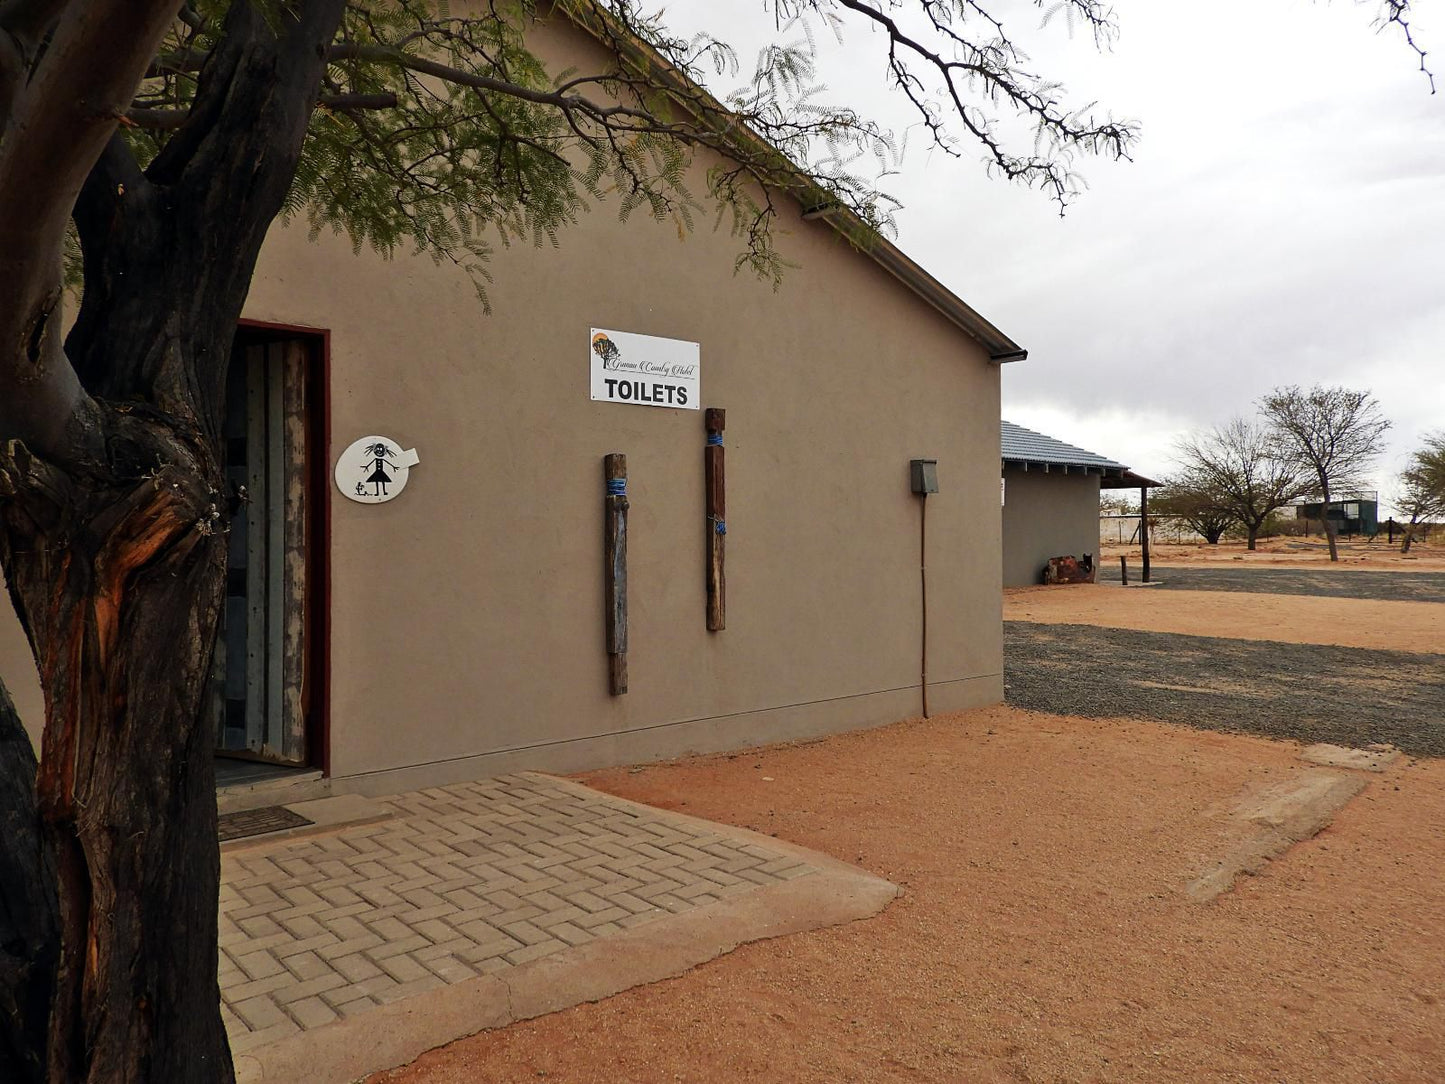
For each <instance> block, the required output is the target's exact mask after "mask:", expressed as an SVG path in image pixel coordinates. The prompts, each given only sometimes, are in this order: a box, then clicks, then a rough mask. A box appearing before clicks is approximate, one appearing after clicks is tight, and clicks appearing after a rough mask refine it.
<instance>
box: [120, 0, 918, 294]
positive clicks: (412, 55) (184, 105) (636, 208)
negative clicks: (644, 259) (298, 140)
mask: <svg viewBox="0 0 1445 1084" xmlns="http://www.w3.org/2000/svg"><path fill="white" fill-rule="evenodd" d="M230 6H231V4H230V2H229V0H200V2H198V3H195V4H192V5H190V6H189V8H188V9H186V11H184V12H183V17H182V18H181V19H178V21H177V22H176V24H175V27H174V28H173V30H172V33H171V34H170V35H169V37H168V39H167V41H166V43H165V46H164V49H163V51H162V53H161V55H160V56H159V57H158V58H157V60H156V62H155V64H154V65H153V66H152V70H151V72H150V73H149V75H148V78H147V80H146V82H145V84H144V85H143V86H142V88H141V90H140V92H139V93H138V94H137V96H136V99H135V103H134V109H133V110H132V113H131V116H132V118H133V119H134V121H135V123H133V124H132V125H130V126H128V127H127V128H126V137H127V139H128V141H129V142H130V144H131V146H132V149H133V150H134V152H135V153H136V157H137V159H138V161H139V162H140V164H141V165H142V166H143V167H144V166H146V165H147V164H148V163H149V162H151V161H152V160H153V159H154V158H155V156H156V155H157V154H158V153H159V151H160V149H161V148H162V147H163V146H164V145H165V144H166V142H167V140H168V139H170V138H171V137H172V136H173V134H174V133H175V132H176V131H177V130H179V129H180V128H181V127H182V126H183V125H184V124H185V123H186V120H187V111H188V110H189V108H190V106H191V104H192V102H193V100H194V97H195V91H196V86H197V81H198V79H199V78H200V76H201V74H202V72H203V68H204V65H205V62H206V60H207V58H208V57H209V56H210V55H211V54H212V52H214V51H215V50H216V49H217V48H218V46H219V45H220V43H221V39H222V37H223V36H224V33H225V29H224V26H225V19H226V16H227V12H228V10H229V9H230ZM556 6H557V7H558V8H562V9H564V10H565V12H566V13H567V14H566V17H567V18H570V19H573V20H575V21H576V22H578V23H579V24H581V25H582V26H584V27H586V28H587V29H588V30H589V31H590V32H591V33H592V34H593V36H594V37H595V38H597V39H598V41H599V43H600V44H602V45H603V47H604V50H605V51H606V53H608V54H609V55H610V56H609V60H608V62H607V64H606V65H605V66H604V67H601V68H599V69H598V70H596V71H591V72H585V73H579V72H577V71H570V70H569V71H563V72H559V73H555V74H553V73H549V72H548V71H547V70H546V68H545V66H544V65H543V63H542V62H541V61H540V60H539V58H538V57H537V56H536V54H534V53H533V52H532V51H531V49H530V48H529V47H528V45H527V41H526V38H525V34H526V32H527V31H528V30H529V29H530V28H531V27H532V26H533V24H534V21H535V19H536V16H537V13H536V11H535V9H534V5H533V4H532V3H531V2H530V0H489V2H488V3H485V4H478V5H468V7H467V14H460V13H457V12H454V11H453V10H452V8H451V6H450V5H449V4H448V3H446V2H445V0H439V2H426V0H354V2H352V3H351V4H349V5H348V7H347V10H346V14H345V16H344V20H343V23H342V26H341V28H340V30H339V32H338V33H337V35H336V38H335V41H334V43H333V44H332V46H331V49H330V52H331V56H332V63H331V64H330V65H329V67H328V69H327V74H326V78H325V80H324V84H323V86H322V88H321V98H320V101H319V102H318V104H317V106H316V109H315V111H314V114H313V116H312V119H311V123H310V125H309V128H308V132H307V137H306V141H305V144H304V147H303V150H302V155H301V160H300V163H299V165H298V168H297V170H296V173H295V177H294V179H293V183H292V186H291V190H290V192H289V194H288V196H287V199H286V204H285V208H284V211H283V218H284V219H286V220H293V219H298V218H299V219H304V220H305V221H306V222H307V224H308V225H309V227H310V230H311V234H312V236H313V237H314V236H315V235H317V234H318V233H320V232H322V231H326V230H330V231H333V232H336V233H340V234H343V235H345V236H346V237H348V238H349V239H350V241H351V244H352V246H353V248H354V249H355V250H357V251H360V250H361V249H363V248H368V249H371V250H374V251H376V252H379V253H381V254H383V255H384V256H387V257H390V256H392V255H394V254H395V253H396V252H397V251H399V250H411V251H416V252H421V253H426V254H428V255H430V256H431V257H432V258H433V259H434V260H437V261H438V262H441V261H448V262H451V263H454V264H456V265H457V266H459V267H461V268H462V269H463V270H465V271H466V273H467V274H468V275H469V276H470V277H471V280H472V282H473V283H474V285H475V286H476V287H477V292H478V296H479V298H480V299H481V300H482V302H483V304H484V305H485V303H486V294H485V288H484V287H485V282H486V281H487V279H488V275H487V271H486V266H485V265H486V261H487V258H488V256H489V254H490V252H491V251H492V248H493V246H494V245H495V244H501V245H509V244H512V243H513V242H515V241H518V240H521V241H524V242H529V243H532V244H545V243H550V244H556V243H557V237H558V231H559V230H560V229H561V228H562V227H564V226H566V225H569V224H571V223H573V222H575V221H576V220H577V217H578V215H579V214H580V213H582V212H583V211H584V210H585V209H587V208H588V207H589V205H590V202H591V201H593V200H602V199H610V200H612V201H613V203H614V205H615V207H616V210H617V213H618V215H619V216H620V217H621V218H622V219H623V220H624V221H625V220H627V219H628V218H630V217H631V216H633V215H635V214H638V213H642V214H646V215H648V216H649V217H651V218H653V219H657V220H671V221H673V222H675V223H676V226H677V228H678V230H679V232H680V233H681V232H686V231H690V230H692V229H693V228H694V226H695V224H696V213H697V212H698V211H699V210H700V209H701V206H702V205H701V203H700V201H699V198H698V197H697V195H695V194H694V193H693V192H692V191H691V190H690V189H689V187H688V184H687V178H688V175H689V170H690V168H691V166H692V164H693V161H694V158H695V155H696V153H697V152H698V151H699V150H700V149H709V150H713V151H717V152H719V154H720V155H721V156H722V157H721V158H720V164H717V165H714V166H713V167H712V168H711V169H709V170H708V172H707V173H706V185H707V192H706V196H707V199H708V201H709V202H710V203H712V204H714V205H715V206H716V209H717V220H716V222H717V224H718V225H722V224H726V225H727V226H729V227H730V228H731V230H732V233H733V234H734V235H735V236H737V237H739V238H740V239H741V240H742V242H743V249H742V252H741V253H740V255H739V256H738V260H737V266H738V268H744V267H745V268H748V269H750V270H751V271H753V272H754V273H756V274H757V275H759V276H761V277H763V278H765V279H769V280H771V281H772V282H774V283H775V284H776V283H777V282H778V281H779V280H780V278H781V275H782V272H783V270H784V268H785V267H786V264H785V262H784V261H783V260H782V258H781V257H780V255H779V254H778V252H777V250H776V247H775V245H774V243H773V233H774V231H773V229H772V227H773V225H774V223H775V220H776V217H777V213H778V212H777V207H776V206H775V204H774V197H775V195H776V194H779V193H784V192H786V193H790V194H792V195H794V196H795V197H797V198H799V199H802V200H803V201H804V202H805V204H813V205H816V204H819V203H824V202H826V203H837V204H838V205H839V206H841V207H845V208H847V209H848V210H849V211H851V212H852V213H853V214H854V215H855V216H856V219H855V220H854V221H855V225H856V229H855V230H854V235H855V240H856V241H857V242H858V243H860V244H865V243H867V242H868V240H869V238H871V236H873V231H875V230H878V229H887V228H889V226H890V220H889V217H888V213H889V210H890V209H891V204H890V203H889V201H887V200H886V199H885V198H883V197H881V196H880V195H879V194H878V193H877V192H876V191H875V190H874V188H873V186H872V184H871V182H870V181H868V180H867V179H865V178H864V177H861V176H859V175H857V174H855V173H854V172H852V170H851V169H850V168H849V167H850V166H851V164H852V163H853V162H854V161H856V160H857V158H858V157H859V156H861V155H863V154H872V155H873V156H874V157H875V158H876V159H877V160H878V161H879V162H882V163H886V162H887V161H888V160H889V156H890V154H891V151H892V145H891V143H890V142H889V140H888V137H887V136H886V134H885V133H883V132H881V131H880V130H878V129H877V128H876V127H875V126H873V125H871V124H869V123H867V122H865V121H863V120H861V119H860V118H859V117H858V116H857V115H856V114H854V113H853V112H852V111H850V110H838V109H829V108H826V107H823V106H819V105H817V104H816V103H815V102H814V97H815V95H816V90H815V88H814V87H813V86H812V85H811V80H812V77H813V66H812V59H811V53H810V46H811V43H805V44H801V45H788V44H778V45H775V46H773V47H771V48H770V49H768V50H766V51H765V53H764V55H763V57H762V58H760V62H759V65H758V68H757V70H756V72H755V73H754V74H753V76H752V79H751V81H750V82H749V83H748V84H747V85H746V86H745V87H743V88H742V89H740V90H738V91H736V92H734V93H733V94H732V95H730V96H728V98H727V99H726V102H720V101H718V100H716V99H714V98H713V97H712V96H711V95H710V94H709V93H708V92H706V91H704V90H703V89H701V86H700V82H701V80H702V79H703V78H705V77H706V76H707V74H708V73H709V72H711V73H712V74H714V75H720V74H736V71H737V61H736V57H735V56H734V55H733V53H732V51H731V50H730V49H729V48H728V47H727V46H726V45H725V44H723V43H721V42H718V41H716V40H715V39H712V38H709V37H706V36H704V37H699V38H696V39H691V40H687V41H684V40H682V39H678V38H675V37H672V36H670V35H669V34H668V33H667V31H666V30H665V28H664V27H663V26H662V24H661V22H660V19H659V17H658V16H652V15H645V14H643V13H642V12H641V11H640V10H639V9H638V8H637V6H636V5H635V4H634V3H632V2H631V0H613V2H611V3H607V4H594V3H591V2H590V0H559V3H558V4H557V5H556ZM263 14H264V15H265V17H266V19H267V20H268V22H272V23H275V21H276V20H284V19H285V18H286V9H285V5H284V4H281V3H279V2H275V0H272V2H270V3H268V4H267V5H266V6H265V8H264V10H263ZM556 17H558V16H555V15H554V18H556ZM818 148H821V153H815V152H816V151H817V149H818ZM810 158H812V159H816V161H813V162H812V163H811V164H809V160H810Z"/></svg>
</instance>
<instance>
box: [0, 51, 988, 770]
mask: <svg viewBox="0 0 1445 1084" xmlns="http://www.w3.org/2000/svg"><path fill="white" fill-rule="evenodd" d="M543 48H544V49H546V50H548V51H549V52H550V55H555V56H557V57H558V67H565V66H569V65H576V66H578V67H582V66H583V65H586V64H588V63H589V62H591V60H590V57H589V55H588V54H587V46H585V45H584V44H582V43H580V42H578V41H577V40H576V39H575V37H572V32H570V31H569V32H567V33H566V34H564V35H563V36H562V37H560V38H557V39H554V40H552V41H551V42H549V43H546V44H544V45H543ZM704 165H705V164H700V165H699V166H698V169H697V170H696V171H695V176H694V178H693V179H692V181H691V185H692V188H693V190H694V191H696V192H701V191H704V190H705V189H704V178H703V173H702V170H703V168H704ZM701 218H702V221H703V222H704V223H708V222H710V216H701ZM778 229H779V231H780V236H779V245H780V248H781V249H782V251H783V254H784V255H785V257H786V258H787V259H789V260H790V261H792V262H793V263H795V264H797V265H798V266H797V267H795V268H794V269H792V270H790V271H789V272H788V273H787V275H786V278H785V279H784V282H783V284H782V287H781V288H780V289H779V290H777V291H774V290H773V289H772V287H771V285H770V284H768V283H765V282H760V281H758V280H757V279H756V278H755V277H753V276H752V275H750V274H748V273H746V272H743V273H739V274H736V275H735V274H734V273H733V261H734V257H735V256H736V255H737V253H738V251H739V244H740V242H739V240H738V239H737V238H735V237H733V236H731V235H730V234H729V232H728V231H727V229H726V228H723V229H722V230H720V231H719V232H713V231H712V230H711V229H710V228H709V226H708V225H707V224H703V225H701V226H700V228H698V229H697V230H696V231H694V232H693V233H691V234H689V235H686V236H683V237H680V236H679V231H678V229H677V227H676V226H675V225H674V224H672V223H670V222H661V223H660V222H654V221H652V220H651V219H649V218H648V217H647V216H645V215H642V214H638V215H635V216H633V217H632V219H631V220H629V221H628V222H627V223H625V224H624V223H621V222H619V221H618V219H617V214H616V209H615V207H613V206H608V205H606V204H603V205H600V206H598V207H596V208H595V209H594V210H593V211H592V212H591V213H590V214H588V215H586V216H585V217H584V219H583V221H582V222H581V224H580V225H578V226H575V227H573V228H570V229H567V230H565V231H564V232H563V233H562V235H561V241H560V245H559V246H558V247H556V248H552V247H549V246H548V247H542V248H532V247H527V246H514V247H512V248H510V249H506V250H502V251H501V252H499V254H498V255H497V256H496V258H495V259H494V260H493V262H492V264H491V271H492V273H493V275H494V282H493V283H492V284H491V285H490V286H489V295H490V299H491V303H492V306H493V310H494V311H493V315H490V316H488V315H485V314H484V313H483V311H482V309H481V307H480V306H479V305H478V303H477V299H476V297H475V294H474V292H473V289H472V286H471V284H470V283H469V282H468V280H467V279H466V278H465V276H464V275H462V274H460V273H459V272H457V271H456V270H455V269H454V268H451V267H446V266H438V265H435V264H434V263H433V262H432V261H431V260H429V259H426V258H414V257H398V258H396V259H394V260H392V261H390V262H388V261H386V260H384V259H381V258H380V257H378V256H375V255H373V254H370V253H363V254H362V255H360V256H356V255H353V254H352V252H351V248H350V245H349V243H347V242H346V241H345V240H342V239H335V238H329V237H323V238H322V239H321V240H320V241H319V242H317V243H308V241H307V237H306V230H305V229H304V228H295V229H280V228H278V229H276V230H275V231H273V234H272V237H271V238H270V239H269V240H268V242H267V244H266V247H265V250H264V252H263V254H262V257H261V262H260V266H259V269H258V275H257V280H256V282H255V284H254V286H253V289H252V292H251V297H250V300H249V301H248V303H247V305H246V310H245V315H246V316H247V317H249V318H251V319H255V320H264V321H274V322H278V323H285V324H296V325H304V326H307V327H314V328H325V329H329V330H330V332H331V339H330V400H331V402H330V410H331V433H332V447H331V448H330V453H329V454H330V462H331V464H332V465H334V463H335V459H336V456H337V455H338V454H339V453H340V451H341V450H342V449H344V448H345V447H346V446H347V445H348V444H350V443H351V442H352V441H353V440H356V439H358V438H359V437H362V436H365V435H367V434H371V433H378V434H383V435H386V436H389V437H392V438H393V439H395V440H397V441H399V442H400V443H401V444H402V446H403V447H405V448H412V447H415V448H416V449H417V451H418V453H419V455H420V459H421V461H420V465H419V466H417V467H416V468H414V469H413V470H412V471H411V474H410V479H409V482H408V484H407V487H406V490H405V492H404V493H403V494H402V495H401V497H400V498H399V499H397V500H395V501H393V502H391V503H389V504H384V505H375V506H363V505H360V504H356V503H353V502H351V501H348V500H345V499H343V498H341V497H340V495H339V494H337V493H336V492H335V491H334V489H332V490H331V491H330V493H329V497H330V500H331V513H330V515H331V531H332V536H331V550H330V562H331V608H330V614H329V620H330V628H331V636H330V647H331V674H330V720H331V732H330V757H331V773H332V778H333V786H334V788H335V789H337V790H356V791H363V792H372V793H382V792H386V791H391V790H398V789H404V788H408V787H414V786H420V785H429V784H433V783H440V782H447V781H452V780H460V779H465V778H472V777H477V776H481V775H484V774H488V773H494V772H500V771H507V770H512V769H515V768H518V767H524V766H525V767H537V768H546V769H554V770H566V769H574V768H581V767H586V766H594V765H602V764H608V763H622V762H631V761H642V760H648V759H655V758H660V757H666V756H672V755H676V754H681V753H685V752H689V751H703V750H715V749H720V748H729V747H739V746H744V745H749V744H756V743H762V742H769V741H777V740H783V739H789V738H796V737H803V736H809V735H816V734H822V733H827V732H832V731H838V730H843V729H848V728H856V727H861V726H871V725H876V724H882V723H887V722H890V721H893V720H897V719H900V718H905V717H907V716H910V715H915V714H917V713H918V712H919V709H920V689H919V673H920V619H921V597H920V577H919V537H920V536H919V530H920V522H919V521H920V511H921V510H920V507H919V499H918V498H917V497H915V496H913V495H912V494H911V493H910V492H909V460H910V459H911V458H915V457H928V458H935V459H937V460H938V475H939V479H940V492H939V493H938V494H936V495H935V496H933V497H930V498H929V499H928V510H927V515H928V533H927V537H928V566H929V567H928V611H929V638H930V642H929V645H928V669H929V675H930V690H929V702H930V708H931V710H933V711H934V712H935V713H936V712H942V711H948V710H951V709H958V708H965V707H970V706H976V705H981V704H987V703H993V702H996V701H998V700H999V699H1001V697H1002V677H1001V674H1002V647H1001V624H1000V613H1001V595H1000V588H999V581H998V576H997V572H996V570H997V568H998V563H999V545H1000V542H999V528H1000V525H999V518H998V516H997V515H996V514H995V509H996V508H997V504H996V502H997V500H998V496H997V481H996V471H997V463H998V457H999V430H998V419H999V372H998V367H997V365H995V364H991V363H989V362H988V360H987V358H986V356H985V354H984V352H983V350H982V349H981V348H980V347H979V346H978V345H977V344H976V343H975V342H974V341H973V340H971V339H970V338H969V337H967V336H966V335H965V334H964V333H963V332H962V331H961V330H960V329H958V328H957V327H955V326H954V325H953V324H951V323H950V322H949V321H947V320H946V319H945V318H944V317H943V316H941V315H940V314H939V313H937V312H936V311H935V310H934V309H933V308H931V307H930V306H929V305H927V304H926V303H925V302H923V301H922V300H920V299H919V298H917V297H916V296H915V295H914V294H912V293H911V292H910V291H908V290H907V289H906V288H904V287H903V286H902V285H900V284H899V283H898V282H897V281H896V280H894V279H893V278H892V277H891V276H889V275H888V274H887V273H886V272H885V271H883V270H882V269H881V268H880V267H879V266H878V265H877V264H875V263H874V262H873V261H872V260H870V259H869V258H868V257H866V256H864V255H860V254H859V253H857V252H855V251H853V250H851V249H850V248H848V246H847V245H846V244H844V243H843V242H842V241H841V240H840V239H839V238H838V237H837V236H836V234H835V233H834V232H833V231H832V230H831V229H830V228H829V227H827V226H826V225H825V224H823V223H819V222H804V221H802V220H801V218H800V217H799V215H798V210H797V208H796V207H795V206H793V205H791V204H789V205H788V206H787V207H786V209H785V214H784V216H783V220H782V222H781V223H780V224H779V226H778ZM592 327H604V328H609V329H613V330H619V331H629V332H637V333H641V334H647V335H658V336H666V337H671V338H677V339H686V340H691V341H695V342H698V343H700V344H701V377H702V389H703V394H702V398H703V403H702V406H704V407H706V406H716V407H723V408H725V409H726V410H727V444H726V447H727V453H726V454H727V510H728V514H727V527H728V533H727V629H726V630H725V631H722V632H716V633H709V632H708V631H707V629H706V626H705V580H704V537H705V534H704V531H705V527H706V523H705V520H704V506H703V445H704V429H703V415H702V412H701V411H700V410H697V411H694V410H679V409H664V408H653V407H643V406H630V405H620V404H608V403H594V402H592V401H591V399H590V398H589V390H588V371H589V370H588V357H589V353H588V347H589V341H588V335H589V329H590V328H592ZM608 452H623V453H626V455H627V458H628V469H629V474H630V479H629V484H628V493H629V497H630V500H631V518H630V523H629V538H628V562H629V575H630V593H629V600H628V601H629V610H630V629H629V640H630V652H629V660H628V662H629V670H630V682H631V688H630V691H629V692H628V693H627V694H626V695H625V696H620V697H612V696H609V695H608V692H607V660H606V655H605V653H604V625H603V597H602V591H603V581H602V566H603V556H602V507H603V500H602V496H603V480H602V466H601V460H602V457H603V455H605V454H606V453H608ZM16 643H17V641H16V634H15V630H14V629H13V628H12V627H11V626H10V619H9V615H8V614H7V615H6V620H5V622H4V623H3V628H0V658H3V659H4V660H5V666H6V671H5V672H6V673H7V676H8V675H9V674H10V673H11V671H13V670H14V669H15V664H14V661H13V660H14V659H15V655H16ZM23 693H24V695H25V697H27V698H32V699H30V700H28V701H27V703H26V705H25V710H26V711H27V712H29V713H30V717H31V718H34V717H35V716H34V712H35V704H34V703H33V697H34V695H35V694H34V691H33V688H30V687H27V688H26V689H24V690H23Z"/></svg>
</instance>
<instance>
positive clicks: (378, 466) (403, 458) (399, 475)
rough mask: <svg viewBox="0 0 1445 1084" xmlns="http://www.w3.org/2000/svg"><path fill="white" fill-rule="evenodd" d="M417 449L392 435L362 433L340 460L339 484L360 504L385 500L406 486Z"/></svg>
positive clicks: (338, 462)
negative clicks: (409, 446) (394, 438)
mask: <svg viewBox="0 0 1445 1084" xmlns="http://www.w3.org/2000/svg"><path fill="white" fill-rule="evenodd" d="M418 462H420V459H419V457H418V456H417V454H416V449H415V448H411V449H408V450H407V451H402V448H401V445H400V444H398V443H397V442H396V441H394V440H391V439H390V438H389V437H362V438H361V439H360V440H358V441H357V442H356V443H355V444H353V445H351V447H349V448H347V449H346V451H344V452H342V453H341V458H340V459H338V460H337V461H336V488H337V489H339V490H341V492H342V493H345V494H346V495H347V496H348V497H350V498H351V499H352V500H353V501H356V502H357V503H359V504H385V503H386V502H387V501H389V500H392V499H394V498H395V497H396V496H397V495H398V494H400V493H401V491H402V490H403V489H405V488H406V480H407V476H408V475H409V474H410V473H411V468H412V467H414V466H416V465H417V463H418Z"/></svg>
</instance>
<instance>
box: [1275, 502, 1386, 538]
mask: <svg viewBox="0 0 1445 1084" xmlns="http://www.w3.org/2000/svg"><path fill="white" fill-rule="evenodd" d="M1326 509H1327V510H1328V511H1326ZM1294 514H1295V518H1296V519H1302V520H1305V521H1306V524H1308V523H1309V521H1311V520H1313V521H1314V522H1316V523H1319V524H1320V529H1321V530H1323V529H1324V517H1325V515H1328V517H1329V519H1330V522H1331V523H1333V524H1334V528H1335V534H1336V535H1356V534H1362V535H1365V536H1366V537H1367V538H1373V537H1374V536H1375V535H1377V534H1379V533H1380V500H1379V494H1378V493H1356V494H1351V495H1350V496H1348V497H1345V498H1342V499H1341V500H1337V501H1330V503H1329V504H1328V505H1325V504H1323V503H1322V502H1320V501H1315V502H1314V503H1312V504H1308V503H1307V504H1299V505H1296V506H1295V513H1294Z"/></svg>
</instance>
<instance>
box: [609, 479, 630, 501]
mask: <svg viewBox="0 0 1445 1084" xmlns="http://www.w3.org/2000/svg"><path fill="white" fill-rule="evenodd" d="M607 495H608V496H609V497H625V496H627V479H626V478H609V479H607Z"/></svg>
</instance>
